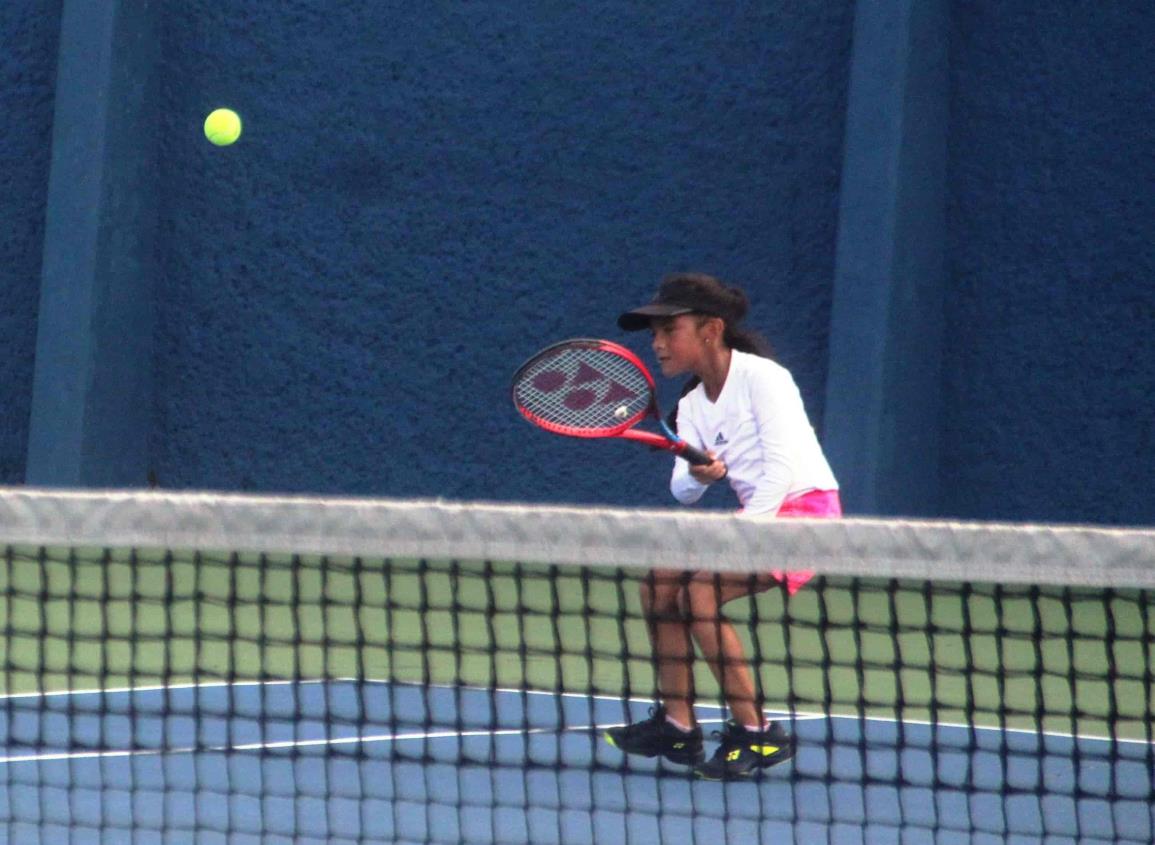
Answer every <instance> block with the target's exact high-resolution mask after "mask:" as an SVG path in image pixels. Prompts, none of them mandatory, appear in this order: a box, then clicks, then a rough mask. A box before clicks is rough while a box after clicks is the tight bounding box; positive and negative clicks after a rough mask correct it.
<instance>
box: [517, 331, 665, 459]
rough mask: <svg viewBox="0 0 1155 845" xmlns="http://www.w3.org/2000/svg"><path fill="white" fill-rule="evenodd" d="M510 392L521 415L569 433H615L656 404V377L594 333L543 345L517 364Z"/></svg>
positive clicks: (549, 428) (621, 348)
mask: <svg viewBox="0 0 1155 845" xmlns="http://www.w3.org/2000/svg"><path fill="white" fill-rule="evenodd" d="M511 391H512V394H513V404H514V405H515V406H516V407H517V410H518V412H519V413H520V414H521V415H522V416H523V417H525V418H526V419H527V420H529V421H530V422H531V423H533V424H534V425H536V426H539V427H541V428H544V429H545V430H546V431H551V432H553V433H555V434H564V435H567V436H569V437H616V436H618V435H620V434H621V433H622V432H624V431H626V430H627V429H629V428H631V427H632V426H634V425H637V424H638V423H639V422H641V421H642V420H643V419H644V418H645V417H646V415H647V414H649V413H650V412H651V410H652V409H653V408H654V377H653V376H652V375H650V371H649V370H647V369H646V366H645V364H643V363H642V361H641V359H639V358H638V356H636V355H635V354H634V353H633V352H631V351H630V350H629V349H626V347H624V346H621V345H619V344H616V343H613V342H612V341H608V340H596V339H592V338H575V339H572V340H564V341H562V342H560V343H555V344H553V345H552V346H547V347H546V348H545V349H543V350H541V351H540V352H538V353H537V354H536V355H534V356H533V357H532V358H530V359H529V360H528V361H526V362H525V363H524V364H522V365H521V366H520V367H519V368H518V369H517V372H516V373H514V375H513V385H512V388H511ZM623 409H624V410H623Z"/></svg>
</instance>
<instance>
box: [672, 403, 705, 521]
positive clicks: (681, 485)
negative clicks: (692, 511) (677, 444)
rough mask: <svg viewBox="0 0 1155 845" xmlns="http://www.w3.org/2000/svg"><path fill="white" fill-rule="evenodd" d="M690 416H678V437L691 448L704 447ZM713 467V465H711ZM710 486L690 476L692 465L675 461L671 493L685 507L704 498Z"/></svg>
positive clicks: (679, 459) (678, 460)
mask: <svg viewBox="0 0 1155 845" xmlns="http://www.w3.org/2000/svg"><path fill="white" fill-rule="evenodd" d="M688 417H689V415H688V414H682V413H679V414H678V436H679V437H681V438H682V439H683V440H685V441H686V442H687V443H689V444H690V445H691V446H697V447H698V448H699V449H701V448H703V446H702V435H701V434H699V433H698V430H697V428H695V427H694V423H693V421H692V420H690V419H689V418H688ZM710 466H713V464H710ZM709 486H710V485H709V484H702V483H701V482H699V481H698V480H697V479H695V478H694V476H692V475H691V474H690V464H689V462H688V461H683V460H682V459H681V458H675V459H674V472H673V474H672V475H671V476H670V492H671V493H673V494H674V498H675V499H677V500H678V501H679V502H681V503H682V504H683V505H692V504H694V502H696V501H698V500H699V499H700V498H702V494H703V493H705V492H706V488H707V487H709Z"/></svg>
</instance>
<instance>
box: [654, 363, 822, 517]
mask: <svg viewBox="0 0 1155 845" xmlns="http://www.w3.org/2000/svg"><path fill="white" fill-rule="evenodd" d="M678 434H679V435H680V436H681V437H683V438H684V439H685V440H687V441H688V442H689V443H691V444H692V445H694V446H697V447H699V448H701V449H711V450H713V451H714V453H715V454H716V456H717V457H718V458H719V459H721V460H722V461H723V462H725V464H726V469H727V475H726V478H727V480H728V481H729V482H730V487H731V488H732V489H733V490H734V493H735V494H737V496H738V501H739V502H741V503H742V513H743V514H744V515H747V516H754V515H758V514H774V513H777V512H778V508H779V507H781V505H782V502H783V501H785V500H786V498H788V497H790V496H795V495H798V494H801V493H804V492H806V491H808V490H837V489H838V481H837V480H836V479H835V478H834V473H833V472H832V471H831V469H830V465H829V464H828V463H827V462H826V456H825V455H823V454H822V447H821V446H820V445H819V444H818V437H817V436H816V435H815V434H814V428H813V427H812V426H811V425H810V420H809V419H808V418H807V416H806V410H805V408H804V407H803V405H802V395H801V394H800V393H799V392H798V386H797V385H796V384H795V383H794V378H793V376H791V375H790V372H789V371H788V370H787V369H786V368H784V367H782V366H780V365H778V364H776V363H775V362H773V361H771V360H770V359H769V358H762V357H759V356H757V355H751V354H749V353H746V352H738V351H737V350H735V351H733V352H732V353H731V355H730V371H729V372H728V373H727V374H726V382H725V384H724V385H723V386H722V392H721V393H720V394H719V395H718V399H717V401H715V402H711V401H710V400H709V399H707V398H706V389H705V387H704V386H703V385H700V384H699V385H698V386H697V387H695V388H694V389H693V390H691V391H690V392H689V393H687V394H686V395H685V396H683V397H682V399H681V401H680V402H679V403H678ZM707 486H708V485H705V484H699V483H698V482H697V481H695V480H694V477H693V476H692V475H690V466H689V464H688V463H687V462H686V461H684V460H682V459H681V458H678V459H677V460H675V461H674V472H673V476H672V477H671V478H670V492H672V493H673V494H674V498H676V499H677V500H678V501H679V502H681V503H682V504H686V505H689V504H693V503H694V502H696V501H698V499H700V498H701V497H702V494H703V493H704V492H705V491H706V487H707Z"/></svg>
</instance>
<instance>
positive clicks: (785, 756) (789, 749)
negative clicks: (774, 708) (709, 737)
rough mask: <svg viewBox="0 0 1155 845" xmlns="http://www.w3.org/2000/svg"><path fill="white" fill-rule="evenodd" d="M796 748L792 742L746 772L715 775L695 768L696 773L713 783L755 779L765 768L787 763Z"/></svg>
mask: <svg viewBox="0 0 1155 845" xmlns="http://www.w3.org/2000/svg"><path fill="white" fill-rule="evenodd" d="M796 750H797V746H796V745H795V744H794V743H793V742H792V743H790V745H788V746H786V747H785V748H783V749H782V750H781V751H778V752H777V753H775V754H771V755H770V756H769V757H765V758H763V759H762V760H761V761H760V762H759V764H758V765H756V766H752V767H750V769H748V770H747V771H745V772H734V773H732V774H731V773H727V774H725V775H723V776H722V777H713V776H711V775H709V774H706V773H705V772H703V771H702V770H701V769H698V768H695V769H694V774H695V775H697V776H698V777H699V778H700V779H702V780H707V781H710V782H711V783H722V782H724V781H738V780H753V779H754V778H755V777H757V776H758V774H759V773H761V772H762V771H763V770H765V769H769V768H772V767H774V766H777V765H778V764H779V763H785V762H786V761H787V760H790V759H791V758H793V757H794V752H795V751H796Z"/></svg>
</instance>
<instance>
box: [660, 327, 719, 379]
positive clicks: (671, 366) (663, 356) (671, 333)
mask: <svg viewBox="0 0 1155 845" xmlns="http://www.w3.org/2000/svg"><path fill="white" fill-rule="evenodd" d="M705 328H706V323H705V321H703V320H702V319H701V318H700V317H699V316H698V315H697V314H679V315H678V316H677V317H655V318H654V319H653V320H651V321H650V331H651V332H653V335H654V339H653V342H652V344H651V346H652V347H653V350H654V355H655V356H656V357H657V359H658V365H659V366H660V367H661V368H662V375H664V376H676V375H681V374H682V373H692V372H697V370H698V366H699V362H700V361H701V360H702V357H703V355H704V354H705V350H706V340H705Z"/></svg>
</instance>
